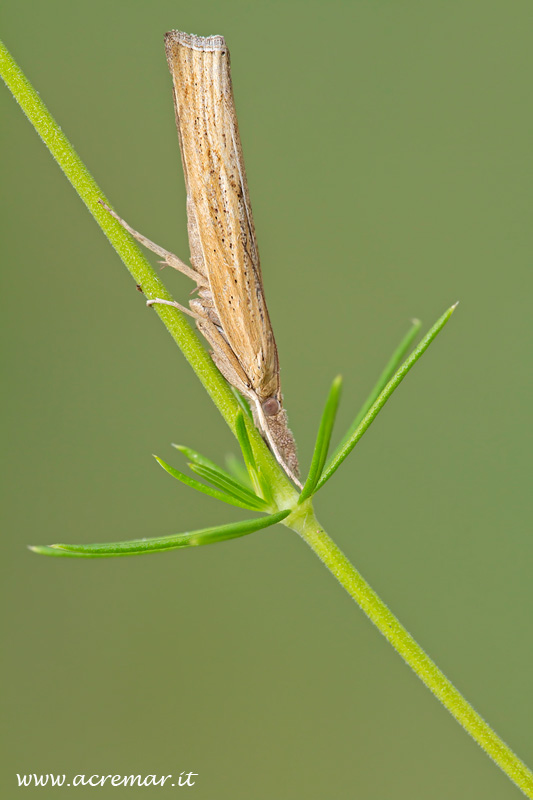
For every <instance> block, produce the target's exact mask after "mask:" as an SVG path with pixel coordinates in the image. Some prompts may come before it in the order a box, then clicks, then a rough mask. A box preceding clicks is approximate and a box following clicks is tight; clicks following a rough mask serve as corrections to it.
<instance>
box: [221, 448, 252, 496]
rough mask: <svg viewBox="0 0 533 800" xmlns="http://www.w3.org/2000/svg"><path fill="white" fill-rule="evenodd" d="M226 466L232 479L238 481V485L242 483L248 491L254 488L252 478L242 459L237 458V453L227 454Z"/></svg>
mask: <svg viewBox="0 0 533 800" xmlns="http://www.w3.org/2000/svg"><path fill="white" fill-rule="evenodd" d="M226 465H227V467H228V471H229V473H230V475H231V477H232V478H234V479H235V480H236V481H238V483H241V484H242V485H243V486H245V487H246V488H247V489H251V488H252V482H251V480H250V476H249V475H248V470H247V469H246V466H245V465H244V464H243V463H242V461H241V459H240V458H237V456H236V455H235V453H228V454H227V456H226Z"/></svg>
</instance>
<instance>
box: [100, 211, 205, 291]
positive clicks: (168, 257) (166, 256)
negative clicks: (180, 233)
mask: <svg viewBox="0 0 533 800" xmlns="http://www.w3.org/2000/svg"><path fill="white" fill-rule="evenodd" d="M98 202H99V203H100V205H101V206H103V207H104V208H105V210H106V211H109V213H110V214H111V216H112V217H114V218H115V219H116V220H117V222H119V223H120V224H121V225H122V227H123V228H125V229H126V230H127V231H128V233H131V235H132V236H133V238H134V239H137V241H138V242H140V243H141V244H142V245H144V246H145V247H146V248H148V250H151V251H152V252H153V253H156V255H158V256H161V258H162V259H163V261H162V262H161V263H162V264H166V265H167V266H169V267H172V268H173V269H177V270H178V271H179V272H183V274H184V275H187V277H188V278H191V280H193V281H196V283H197V284H198V285H199V286H205V285H206V280H205V278H204V277H203V275H200V273H199V272H197V271H196V270H195V269H193V268H192V267H189V266H188V265H187V264H185V262H184V261H182V260H181V258H178V256H175V255H174V253H171V252H170V251H169V250H165V248H164V247H160V246H159V245H158V244H156V243H155V242H152V240H151V239H147V238H146V236H143V235H142V233H139V232H138V231H136V230H135V229H134V228H132V227H131V225H128V223H127V222H126V221H125V220H123V219H122V217H119V215H118V214H117V213H116V211H113V209H112V208H109V206H106V204H105V203H104V202H103V201H102V200H99V201H98Z"/></svg>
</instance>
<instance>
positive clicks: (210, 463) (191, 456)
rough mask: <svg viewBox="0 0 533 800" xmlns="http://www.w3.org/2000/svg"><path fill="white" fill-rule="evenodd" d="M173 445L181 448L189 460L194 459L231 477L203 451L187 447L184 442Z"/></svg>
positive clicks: (178, 448) (196, 462)
mask: <svg viewBox="0 0 533 800" xmlns="http://www.w3.org/2000/svg"><path fill="white" fill-rule="evenodd" d="M172 447H175V448H176V450H179V451H180V453H183V455H184V456H185V458H188V459H189V461H194V463H195V464H202V465H203V466H205V467H209V469H212V470H214V471H215V472H220V473H222V474H223V475H226V477H228V478H229V477H231V476H230V475H229V474H228V473H227V472H226V470H224V469H222V467H219V466H218V464H215V462H214V461H211V459H210V458H207V456H203V455H202V454H201V453H198V452H197V451H196V450H192V449H191V448H190V447H185V446H184V445H182V444H174V443H173V444H172Z"/></svg>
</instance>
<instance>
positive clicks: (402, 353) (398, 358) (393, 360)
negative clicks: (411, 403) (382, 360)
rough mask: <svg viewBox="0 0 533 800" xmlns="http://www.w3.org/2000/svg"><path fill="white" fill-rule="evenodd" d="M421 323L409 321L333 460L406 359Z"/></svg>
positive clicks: (416, 320)
mask: <svg viewBox="0 0 533 800" xmlns="http://www.w3.org/2000/svg"><path fill="white" fill-rule="evenodd" d="M421 324H422V323H421V322H420V320H419V319H413V320H411V327H410V328H409V330H408V331H407V333H406V334H405V336H404V337H403V339H402V341H401V342H400V344H399V345H398V347H397V348H396V350H395V351H394V353H393V354H392V356H391V357H390V359H389V361H388V362H387V365H386V367H385V369H384V370H383V372H382V373H381V375H380V376H379V378H378V380H377V382H376V384H375V385H374V387H373V389H372V391H371V392H370V394H369V395H368V397H367V398H366V400H365V402H364V404H363V406H362V408H361V410H360V411H359V413H358V414H357V416H356V418H355V419H354V421H353V422H352V424H351V426H350V428H349V430H348V431H347V432H346V434H345V435H344V437H343V439H342V441H341V443H340V444H339V446H338V447H337V448H336V450H335V453H334V454H333V456H332V458H335V457H336V455H337V453H338V452H339V451H340V450H341V448H342V447H343V446H344V443H345V442H347V441H348V439H349V438H350V437H351V436H352V434H353V433H354V432H355V431H356V430H357V428H358V427H359V423H360V422H361V420H362V419H363V417H364V416H365V415H366V414H367V413H368V409H369V408H370V406H371V405H372V404H373V403H375V401H376V399H377V398H378V396H379V395H380V394H381V392H382V391H383V389H384V388H385V386H386V385H387V383H388V382H389V381H390V379H391V378H392V376H393V375H394V373H395V372H396V370H397V369H398V367H399V366H400V364H401V363H402V361H403V360H404V358H405V357H406V355H407V353H408V352H409V350H410V349H411V345H412V344H413V342H414V340H415V339H416V337H417V335H418V332H419V331H420V327H421Z"/></svg>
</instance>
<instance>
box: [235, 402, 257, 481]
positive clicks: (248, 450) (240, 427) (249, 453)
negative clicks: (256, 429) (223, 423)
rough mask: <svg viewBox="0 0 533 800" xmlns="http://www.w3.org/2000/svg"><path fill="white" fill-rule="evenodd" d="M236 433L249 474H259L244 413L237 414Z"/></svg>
mask: <svg viewBox="0 0 533 800" xmlns="http://www.w3.org/2000/svg"><path fill="white" fill-rule="evenodd" d="M235 433H236V435H237V439H238V441H239V445H240V447H241V450H242V457H243V458H244V463H245V464H246V466H247V468H248V472H254V473H257V466H256V463H255V458H254V451H253V450H252V445H251V444H250V439H249V437H248V431H247V430H246V422H245V421H244V416H243V414H242V413H239V414H237V416H236V418H235ZM250 477H251V476H250Z"/></svg>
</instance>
